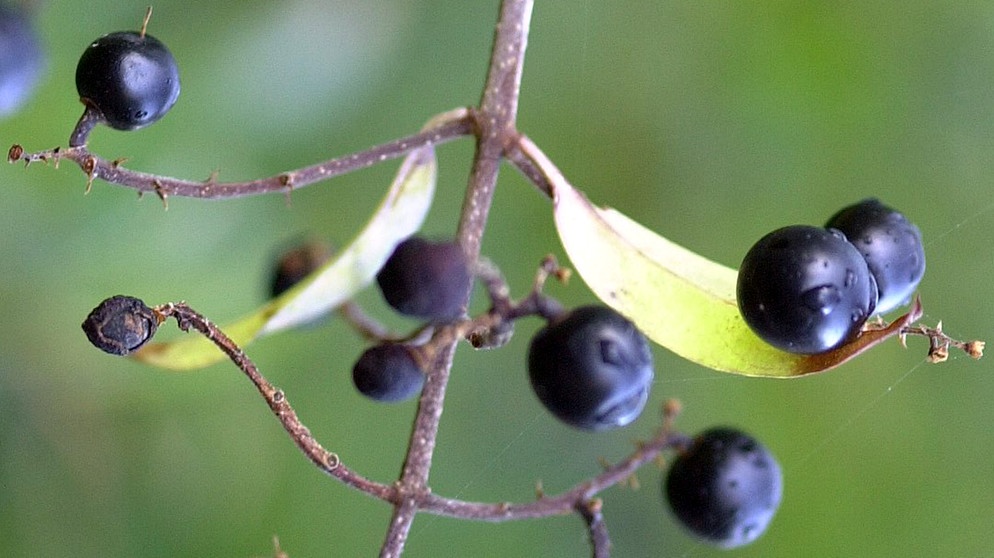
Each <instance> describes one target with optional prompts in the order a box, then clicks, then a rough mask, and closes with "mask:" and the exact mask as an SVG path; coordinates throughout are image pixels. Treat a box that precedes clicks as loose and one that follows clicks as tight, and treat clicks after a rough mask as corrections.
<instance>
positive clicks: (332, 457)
mask: <svg viewBox="0 0 994 558" xmlns="http://www.w3.org/2000/svg"><path fill="white" fill-rule="evenodd" d="M153 310H154V312H155V313H156V315H157V316H158V318H159V321H160V322H162V321H165V320H166V319H167V318H175V319H176V323H177V324H179V327H180V329H182V330H183V331H189V330H190V329H191V328H193V329H195V330H197V331H199V332H200V333H202V334H203V335H204V336H205V337H207V339H209V340H210V341H211V342H212V343H214V344H215V345H216V346H217V347H218V348H219V349H221V351H223V352H224V354H226V355H228V358H230V359H231V361H232V362H234V363H235V366H237V367H238V369H239V370H241V371H242V372H244V373H245V375H246V376H247V377H248V378H249V380H251V381H252V383H253V384H254V385H255V387H256V389H258V390H259V394H261V395H262V397H263V399H265V400H266V403H267V404H268V405H269V408H270V409H271V410H272V411H273V413H274V414H275V415H276V417H277V418H278V419H279V421H280V423H281V424H282V425H283V428H284V429H285V430H286V431H287V433H288V434H290V437H291V438H292V439H293V441H294V443H295V444H296V445H297V447H298V448H300V450H301V451H302V452H304V455H306V456H307V458H308V459H310V460H311V462H312V463H314V464H315V465H317V467H318V468H319V469H321V470H322V471H324V472H325V473H327V474H328V475H329V476H331V477H334V478H336V479H338V480H340V481H342V482H343V483H345V484H346V485H348V486H351V487H353V488H355V489H357V490H359V491H361V492H364V493H366V494H369V495H370V496H373V497H374V498H379V499H380V500H385V501H387V502H395V501H396V500H397V490H396V488H395V487H393V486H388V485H385V484H382V483H378V482H374V481H371V480H369V479H367V478H365V477H363V476H362V475H359V474H358V473H356V472H354V471H352V470H351V469H350V468H348V467H346V466H345V465H344V464H343V463H342V461H341V459H340V458H339V457H338V454H335V453H332V452H330V451H328V450H326V449H325V448H324V447H323V446H322V445H321V444H320V443H319V442H318V441H317V440H316V439H315V438H314V436H312V435H311V431H310V429H308V428H307V427H306V426H304V424H303V423H302V422H301V421H300V419H299V418H298V417H297V413H296V412H295V411H294V410H293V407H292V406H291V405H290V401H289V400H287V397H286V394H284V393H283V391H282V390H280V389H278V388H276V387H274V386H273V385H272V384H270V383H269V381H268V380H266V378H265V377H264V376H263V375H262V373H261V372H259V369H258V368H257V367H256V366H255V363H253V362H252V360H251V359H249V358H248V356H246V355H245V352H244V351H242V350H241V348H239V347H238V345H236V344H235V343H234V342H233V341H232V340H231V338H230V337H228V336H227V335H226V334H225V333H224V332H223V331H221V330H220V329H219V328H218V327H217V326H216V325H214V324H213V323H212V322H211V321H209V320H208V319H207V318H205V317H204V316H203V315H201V314H200V313H198V312H197V311H195V310H193V309H192V308H190V307H189V306H187V305H186V304H185V303H182V302H179V303H168V304H163V305H161V306H157V307H155V308H154V309H153Z"/></svg>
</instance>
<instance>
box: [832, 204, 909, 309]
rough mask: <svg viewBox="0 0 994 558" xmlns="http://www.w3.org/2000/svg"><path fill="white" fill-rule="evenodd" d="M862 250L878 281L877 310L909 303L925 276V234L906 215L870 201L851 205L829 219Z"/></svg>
mask: <svg viewBox="0 0 994 558" xmlns="http://www.w3.org/2000/svg"><path fill="white" fill-rule="evenodd" d="M825 226H826V227H832V228H834V229H838V230H840V231H842V232H843V233H844V234H845V235H846V238H848V239H849V242H851V243H852V244H853V246H855V247H856V249H857V250H859V252H860V254H862V255H863V258H865V259H866V264H867V265H868V266H869V268H870V273H872V274H873V277H874V278H875V279H876V280H877V290H878V291H879V299H878V300H877V308H876V311H877V312H878V313H881V314H883V313H886V312H889V311H891V310H893V309H894V308H897V307H898V306H900V305H902V304H904V303H906V302H907V301H908V300H909V299H910V298H911V295H912V294H913V293H914V292H915V289H916V288H918V283H920V282H921V280H922V276H923V275H925V248H924V246H922V234H921V231H919V230H918V227H916V226H915V225H914V224H912V223H911V222H909V221H908V219H907V218H905V216H904V215H902V214H901V213H900V212H898V211H895V210H893V209H891V208H889V207H887V206H886V205H884V204H882V203H880V201H879V200H876V199H873V198H870V199H865V200H863V201H861V202H859V203H856V204H853V205H850V206H849V207H846V208H844V209H842V210H841V211H839V212H838V213H836V214H835V215H833V216H832V218H831V219H829V220H828V223H827V224H826V225H825Z"/></svg>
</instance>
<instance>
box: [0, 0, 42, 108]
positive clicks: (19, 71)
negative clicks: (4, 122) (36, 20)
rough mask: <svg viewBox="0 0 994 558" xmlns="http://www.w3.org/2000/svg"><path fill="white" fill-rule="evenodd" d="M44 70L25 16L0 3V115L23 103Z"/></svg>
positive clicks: (39, 50)
mask: <svg viewBox="0 0 994 558" xmlns="http://www.w3.org/2000/svg"><path fill="white" fill-rule="evenodd" d="M44 67H45V55H44V53H43V52H42V49H41V41H40V40H39V39H38V35H37V33H36V32H35V30H34V26H33V25H32V24H31V21H30V19H29V18H28V16H27V15H26V14H25V13H23V11H22V10H18V9H15V8H13V7H10V6H7V5H5V4H0V116H6V115H8V114H12V113H13V112H14V111H16V110H17V109H18V108H20V107H21V105H23V104H24V102H25V101H26V100H27V99H28V97H29V96H30V95H31V92H32V91H34V88H35V85H37V83H38V80H39V78H40V77H41V74H42V71H43V70H44Z"/></svg>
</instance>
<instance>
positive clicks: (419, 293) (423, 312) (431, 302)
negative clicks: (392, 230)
mask: <svg viewBox="0 0 994 558" xmlns="http://www.w3.org/2000/svg"><path fill="white" fill-rule="evenodd" d="M472 279H473V277H472V275H471V274H470V270H469V265H468V264H467V262H466V255H465V253H464V252H463V251H462V248H460V246H459V244H457V243H455V242H430V241H428V240H425V239H423V238H420V237H411V238H408V239H407V240H405V241H403V242H401V243H400V244H399V245H397V248H396V249H394V252H393V254H391V256H390V257H389V258H388V259H387V262H386V263H385V264H384V265H383V268H382V269H380V271H379V273H377V275H376V282H377V284H378V285H379V287H380V290H381V291H382V292H383V298H384V299H386V301H387V304H389V305H390V306H392V307H393V308H394V309H395V310H397V311H398V312H400V313H401V314H404V315H407V316H414V317H418V318H424V319H427V320H431V321H434V322H444V321H448V320H454V319H456V318H458V317H459V316H460V315H462V312H463V300H464V298H465V296H466V291H468V290H469V287H470V284H471V282H472Z"/></svg>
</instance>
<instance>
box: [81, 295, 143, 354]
mask: <svg viewBox="0 0 994 558" xmlns="http://www.w3.org/2000/svg"><path fill="white" fill-rule="evenodd" d="M158 327H159V320H158V319H157V318H156V316H155V313H154V312H152V309H151V308H149V307H148V306H146V305H145V303H144V302H142V301H141V300H139V299H137V298H134V297H130V296H123V295H117V296H113V297H111V298H108V299H107V300H104V301H103V302H101V303H100V305H99V306H97V307H96V308H94V309H93V311H92V312H90V315H89V316H87V317H86V319H85V320H83V332H85V333H86V337H87V338H88V339H89V340H90V343H93V345H94V346H95V347H96V348H98V349H100V350H101V351H104V352H106V353H110V354H112V355H121V356H123V355H127V354H128V353H132V352H134V351H137V350H138V349H139V348H141V346H142V345H144V344H145V343H146V342H148V340H149V339H151V338H152V336H153V335H155V330H156V329H157V328H158Z"/></svg>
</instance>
